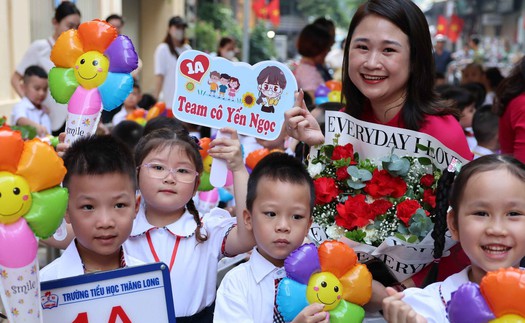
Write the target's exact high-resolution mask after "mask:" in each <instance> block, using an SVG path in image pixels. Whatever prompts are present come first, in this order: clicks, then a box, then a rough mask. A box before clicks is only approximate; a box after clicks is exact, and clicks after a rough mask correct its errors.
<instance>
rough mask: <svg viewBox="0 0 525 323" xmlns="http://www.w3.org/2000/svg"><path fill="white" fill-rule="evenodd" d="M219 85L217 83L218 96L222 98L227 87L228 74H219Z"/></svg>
mask: <svg viewBox="0 0 525 323" xmlns="http://www.w3.org/2000/svg"><path fill="white" fill-rule="evenodd" d="M219 82H220V83H221V85H219V97H222V98H224V94H225V93H226V90H227V89H228V82H230V76H229V75H228V74H224V73H223V74H221V78H220V80H219Z"/></svg>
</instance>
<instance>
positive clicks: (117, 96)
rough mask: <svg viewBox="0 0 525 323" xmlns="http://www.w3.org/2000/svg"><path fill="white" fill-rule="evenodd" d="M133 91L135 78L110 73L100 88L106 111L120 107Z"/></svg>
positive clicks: (123, 74)
mask: <svg viewBox="0 0 525 323" xmlns="http://www.w3.org/2000/svg"><path fill="white" fill-rule="evenodd" d="M132 90H133V77H131V75H129V74H125V73H111V72H109V73H108V77H107V78H106V81H105V82H104V83H103V84H102V85H101V86H99V87H98V91H99V93H100V97H101V98H102V106H103V108H104V110H106V111H111V110H113V109H115V108H117V107H119V106H120V105H121V104H122V102H124V100H126V98H127V97H128V95H129V94H130V93H131V91H132Z"/></svg>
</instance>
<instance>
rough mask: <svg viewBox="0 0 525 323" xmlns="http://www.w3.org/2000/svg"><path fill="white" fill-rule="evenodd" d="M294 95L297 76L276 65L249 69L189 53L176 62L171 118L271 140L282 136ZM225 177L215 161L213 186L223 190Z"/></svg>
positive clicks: (217, 161) (211, 177) (238, 64)
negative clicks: (229, 128) (172, 116)
mask: <svg viewBox="0 0 525 323" xmlns="http://www.w3.org/2000/svg"><path fill="white" fill-rule="evenodd" d="M296 91H297V81H296V80H295V77H294V76H293V74H292V72H291V71H290V70H289V69H288V67H286V66H285V65H284V64H281V63H279V62H275V61H263V62H259V63H257V64H255V65H253V66H252V65H249V64H247V63H238V62H231V61H229V60H226V59H224V58H221V57H211V56H209V55H207V54H206V53H203V52H199V51H195V50H190V51H185V52H184V53H182V54H181V55H180V56H179V58H178V59H177V76H176V88H175V97H174V99H173V107H172V108H173V114H174V115H175V117H177V118H178V119H180V120H182V121H185V122H189V123H193V124H198V125H203V126H207V127H211V128H216V129H220V128H223V127H231V128H234V129H236V130H237V132H238V133H240V134H243V135H247V136H253V137H256V138H261V139H266V140H274V139H277V137H278V136H279V133H280V132H281V128H282V125H283V122H284V112H285V111H286V110H288V109H291V108H292V107H293V105H294V93H295V92H296ZM221 135H222V134H221V133H220V132H219V133H218V136H221ZM226 173H227V169H226V165H225V164H224V163H222V162H221V161H220V160H217V159H214V160H213V164H212V171H211V173H210V182H211V183H212V185H213V186H215V187H221V186H223V185H224V182H225V180H226Z"/></svg>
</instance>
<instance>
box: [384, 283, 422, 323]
mask: <svg viewBox="0 0 525 323" xmlns="http://www.w3.org/2000/svg"><path fill="white" fill-rule="evenodd" d="M386 292H387V294H388V295H389V296H388V297H387V298H385V299H383V317H384V318H385V320H386V321H387V322H389V323H404V322H406V323H426V322H427V319H426V318H424V317H423V316H421V315H419V314H418V313H417V312H416V311H414V309H413V308H412V306H410V305H409V304H407V303H405V302H403V301H402V298H403V297H404V296H405V295H404V294H403V293H402V292H397V291H396V290H395V289H393V288H392V287H387V288H386Z"/></svg>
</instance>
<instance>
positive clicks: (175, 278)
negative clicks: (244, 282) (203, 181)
mask: <svg viewBox="0 0 525 323" xmlns="http://www.w3.org/2000/svg"><path fill="white" fill-rule="evenodd" d="M202 223H203V227H202V229H203V230H201V232H202V233H206V234H207V235H208V240H206V241H205V242H203V243H199V242H197V240H196V238H195V234H194V232H195V228H196V227H197V224H196V222H195V220H194V219H193V215H192V214H190V213H189V212H188V211H186V212H185V213H184V214H183V215H182V217H181V218H180V219H179V220H177V221H175V222H173V223H171V224H169V225H167V226H166V227H163V228H156V227H154V226H153V225H151V224H150V223H149V222H148V220H147V219H146V215H145V210H144V204H143V203H141V207H140V210H139V213H138V214H137V217H136V218H135V221H134V223H133V230H132V231H131V236H130V238H129V239H128V240H126V242H124V245H123V246H124V251H125V252H126V253H128V254H130V255H132V256H134V257H136V258H138V259H140V260H142V261H145V262H147V263H151V262H155V259H154V257H153V255H152V251H151V249H150V247H149V244H148V241H147V236H146V232H149V235H150V238H151V241H152V244H153V246H154V249H155V252H156V253H157V255H158V257H159V259H160V261H162V262H164V263H166V264H167V265H168V266H169V264H170V260H171V258H172V254H173V249H174V246H175V241H176V236H180V237H181V240H180V243H179V246H178V249H177V253H176V257H175V261H174V264H173V267H172V269H171V270H170V278H171V286H172V294H173V302H174V306H175V315H176V316H177V317H181V316H190V315H193V314H196V313H198V312H200V311H202V310H203V309H204V308H205V307H207V306H209V305H211V304H212V303H213V302H214V300H215V294H216V288H217V269H218V262H219V260H220V259H221V258H222V257H223V255H222V254H221V247H222V243H223V240H224V237H225V235H226V234H227V233H228V232H229V230H230V229H231V227H232V226H234V225H235V224H236V223H237V219H236V218H235V217H232V216H231V215H230V213H229V212H227V211H226V210H224V209H220V208H214V209H212V210H211V211H210V212H209V213H207V214H206V215H204V217H203V218H202Z"/></svg>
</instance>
